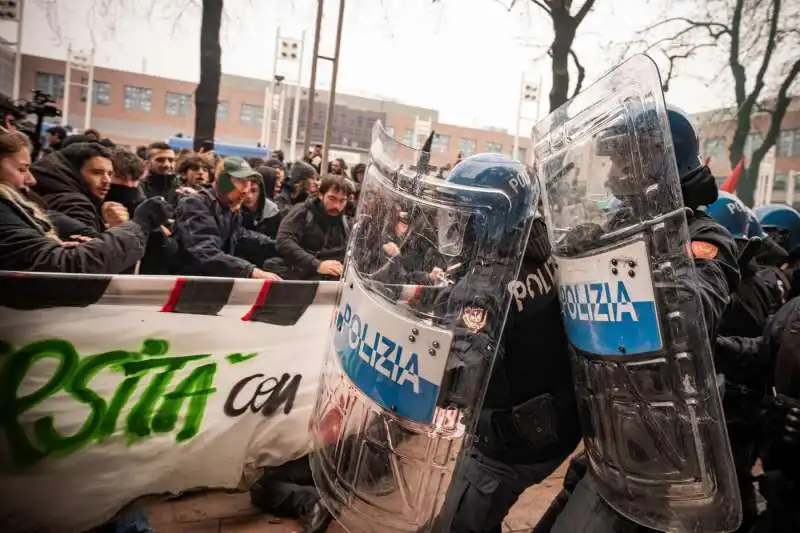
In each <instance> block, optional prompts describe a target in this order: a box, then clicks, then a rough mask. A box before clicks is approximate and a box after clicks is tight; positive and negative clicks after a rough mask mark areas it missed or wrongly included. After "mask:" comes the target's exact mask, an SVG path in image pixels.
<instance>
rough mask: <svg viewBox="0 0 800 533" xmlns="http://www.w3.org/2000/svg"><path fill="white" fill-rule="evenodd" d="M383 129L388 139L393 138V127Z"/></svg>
mask: <svg viewBox="0 0 800 533" xmlns="http://www.w3.org/2000/svg"><path fill="white" fill-rule="evenodd" d="M383 129H385V130H386V134H387V135H389V137H394V126H384V127H383Z"/></svg>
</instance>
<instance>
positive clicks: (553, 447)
mask: <svg viewBox="0 0 800 533" xmlns="http://www.w3.org/2000/svg"><path fill="white" fill-rule="evenodd" d="M458 170H459V168H458V166H456V167H455V168H454V169H453V171H452V172H451V174H450V176H451V179H452V176H453V174H457V173H458ZM555 276H556V270H555V263H554V262H553V260H552V258H551V256H550V244H549V242H548V238H547V228H546V226H545V222H544V219H543V218H542V217H541V216H538V215H537V216H536V218H535V220H534V222H533V227H532V229H531V232H530V234H529V237H528V243H527V246H526V248H525V256H524V259H523V262H522V268H521V270H520V273H519V276H518V277H517V279H516V280H515V281H513V282H511V283H509V284H508V286H507V288H506V290H507V291H508V292H509V293H510V294H511V296H512V297H513V300H512V302H511V307H510V309H509V311H508V319H507V321H506V325H505V328H504V330H503V338H502V343H501V348H500V350H499V352H498V356H497V359H496V360H495V364H494V367H493V369H492V376H491V378H490V382H489V388H488V390H487V392H486V397H485V401H484V405H483V409H482V410H481V413H480V416H479V421H478V430H477V435H476V441H475V444H474V446H473V448H472V449H471V450H468V451H466V452H465V453H464V454H462V456H461V457H460V458H459V461H460V464H459V468H457V469H456V473H455V475H454V479H453V481H452V482H451V485H450V490H449V492H448V495H447V501H448V504H449V505H453V504H457V505H458V508H457V510H456V512H455V516H454V519H453V523H452V526H451V529H450V532H452V533H495V532H497V533H499V532H500V531H502V523H503V519H504V518H505V517H506V515H507V514H508V511H509V509H511V507H512V506H513V505H514V504H515V503H516V501H517V499H518V498H519V496H520V495H521V494H522V493H523V492H524V491H525V490H526V489H527V488H528V487H530V486H532V485H535V484H537V483H540V482H541V481H543V480H544V479H545V478H547V477H548V476H549V475H550V474H552V473H553V471H555V469H556V468H558V466H559V465H560V464H561V463H562V462H563V461H564V460H565V459H566V458H567V456H568V455H569V454H570V453H571V452H572V451H573V450H574V449H575V447H576V446H577V444H578V442H579V440H580V422H579V420H578V414H577V410H576V409H577V408H576V403H575V396H574V391H573V384H572V377H571V370H570V363H569V353H568V352H567V340H566V333H565V331H564V326H563V323H562V321H561V311H560V306H559V301H558V289H557V286H556V281H555ZM489 288H490V287H488V286H487V289H489ZM459 290H461V287H460V286H456V287H455V288H454V293H455V296H456V297H457V293H458V291H459ZM486 292H487V297H488V298H489V299H494V297H493V296H492V295H491V292H490V291H488V290H487V291H486ZM456 299H457V298H456ZM486 311H487V312H488V313H494V314H502V313H503V312H504V311H505V310H504V309H498V308H497V307H496V306H487V307H486ZM487 319H492V318H491V317H487ZM467 320H469V318H467ZM467 325H468V324H465V326H467ZM448 504H446V505H448Z"/></svg>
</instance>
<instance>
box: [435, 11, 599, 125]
mask: <svg viewBox="0 0 800 533" xmlns="http://www.w3.org/2000/svg"><path fill="white" fill-rule="evenodd" d="M442 1H444V0H433V2H434V3H436V2H442ZM497 1H498V3H500V4H502V5H503V6H504V7H505V8H506V9H507V10H508V11H511V10H513V9H514V8H515V7H516V6H517V5H518V4H519V3H520V0H511V2H510V4H505V3H503V2H501V1H500V0H497ZM522 1H523V2H524V1H525V0H522ZM595 1H596V0H583V4H582V5H581V6H580V7H579V8H577V9H574V10H573V1H572V0H530V2H532V3H533V4H534V5H535V6H537V7H538V8H539V9H541V10H543V11H544V12H545V13H546V14H547V16H549V17H550V20H551V21H552V23H553V40H552V42H551V43H550V48H549V49H548V50H547V55H548V56H550V58H551V65H552V75H553V86H552V88H551V89H550V111H553V110H555V109H556V108H557V107H559V106H560V105H562V104H563V103H564V102H566V101H567V100H569V99H570V98H571V97H572V96H575V95H576V94H577V93H579V92H580V90H581V88H582V87H583V82H584V80H585V78H586V69H585V68H584V66H583V65H582V64H581V62H580V61H579V60H578V55H577V54H576V53H575V49H574V47H573V44H574V42H575V36H576V34H577V32H578V26H580V25H581V22H583V20H584V19H585V18H586V15H588V14H589V12H590V11H591V10H592V8H593V7H594V4H595ZM573 11H574V12H575V14H574V15H573V14H572V13H573ZM570 58H571V59H572V62H573V63H574V65H575V69H576V70H577V79H576V80H575V86H574V88H573V89H572V94H571V95H570V92H569V85H570V83H569V82H570V75H569V60H570Z"/></svg>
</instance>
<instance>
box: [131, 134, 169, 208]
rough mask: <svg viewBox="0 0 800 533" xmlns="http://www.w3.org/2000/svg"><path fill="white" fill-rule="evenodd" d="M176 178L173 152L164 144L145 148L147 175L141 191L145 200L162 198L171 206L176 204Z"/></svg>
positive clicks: (154, 144) (155, 143)
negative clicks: (154, 197)
mask: <svg viewBox="0 0 800 533" xmlns="http://www.w3.org/2000/svg"><path fill="white" fill-rule="evenodd" d="M178 186H179V183H178V177H177V176H176V175H175V151H174V150H173V149H172V148H170V147H169V145H168V144H167V143H165V142H154V143H152V144H151V145H150V146H148V147H147V175H146V176H145V177H144V178H142V182H141V185H140V187H141V189H142V193H143V194H144V196H145V197H146V198H152V197H153V196H163V197H164V198H165V199H166V200H167V202H169V203H170V204H171V205H173V206H174V205H177V203H178V193H177V189H178Z"/></svg>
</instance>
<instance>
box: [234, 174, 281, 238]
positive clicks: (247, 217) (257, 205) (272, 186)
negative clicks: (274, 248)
mask: <svg viewBox="0 0 800 533" xmlns="http://www.w3.org/2000/svg"><path fill="white" fill-rule="evenodd" d="M256 172H258V173H259V174H261V182H260V183H255V184H254V186H253V188H252V189H251V194H250V196H249V197H248V198H246V199H245V202H244V206H245V208H246V209H245V210H243V212H242V216H243V218H244V227H245V228H247V229H250V230H253V231H258V232H259V233H263V234H264V235H267V236H268V237H270V238H272V239H275V237H276V236H277V235H278V226H279V225H280V222H281V212H280V209H279V208H278V204H276V203H275V196H276V195H277V194H278V193H279V192H280V190H281V187H282V186H283V183H282V180H281V178H280V176H279V174H278V172H277V171H276V170H275V169H273V168H270V167H266V166H262V167H259V168H257V169H256Z"/></svg>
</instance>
